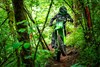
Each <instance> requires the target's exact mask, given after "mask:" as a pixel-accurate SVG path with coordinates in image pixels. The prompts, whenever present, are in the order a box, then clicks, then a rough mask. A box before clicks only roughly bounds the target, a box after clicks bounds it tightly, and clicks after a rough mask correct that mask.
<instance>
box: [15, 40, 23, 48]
mask: <svg viewBox="0 0 100 67" xmlns="http://www.w3.org/2000/svg"><path fill="white" fill-rule="evenodd" d="M22 44H23V42H15V43H14V44H13V48H14V49H18V48H19V47H20V46H21V45H22Z"/></svg>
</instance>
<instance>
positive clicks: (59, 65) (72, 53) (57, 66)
mask: <svg viewBox="0 0 100 67" xmlns="http://www.w3.org/2000/svg"><path fill="white" fill-rule="evenodd" d="M49 49H50V50H51V51H52V52H54V49H53V48H52V47H51V45H50V46H49ZM66 50H67V55H66V56H62V55H61V58H60V62H58V61H56V60H54V59H53V60H50V62H49V63H48V64H47V65H46V67H71V66H72V65H73V64H74V63H75V62H76V60H77V58H78V55H79V53H78V51H77V49H75V48H74V47H66Z"/></svg>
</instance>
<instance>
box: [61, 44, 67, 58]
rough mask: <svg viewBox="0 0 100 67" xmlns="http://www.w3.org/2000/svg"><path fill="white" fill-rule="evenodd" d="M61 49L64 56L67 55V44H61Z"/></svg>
mask: <svg viewBox="0 0 100 67" xmlns="http://www.w3.org/2000/svg"><path fill="white" fill-rule="evenodd" d="M60 51H61V53H62V55H63V56H66V46H65V45H63V46H60Z"/></svg>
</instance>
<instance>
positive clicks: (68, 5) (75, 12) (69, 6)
mask: <svg viewBox="0 0 100 67" xmlns="http://www.w3.org/2000/svg"><path fill="white" fill-rule="evenodd" d="M64 2H65V3H66V4H67V5H68V6H69V7H70V8H71V10H72V11H73V12H74V13H75V14H76V12H75V11H74V10H73V8H72V7H71V6H70V5H69V4H68V3H67V2H66V0H64Z"/></svg>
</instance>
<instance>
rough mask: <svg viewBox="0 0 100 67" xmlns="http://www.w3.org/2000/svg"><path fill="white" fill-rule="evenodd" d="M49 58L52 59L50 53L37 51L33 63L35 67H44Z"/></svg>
mask: <svg viewBox="0 0 100 67" xmlns="http://www.w3.org/2000/svg"><path fill="white" fill-rule="evenodd" d="M51 57H52V53H51V52H50V51H48V50H42V49H39V50H38V53H37V56H36V61H35V62H36V67H37V66H38V65H40V66H41V67H45V65H46V63H47V62H48V60H49V58H51Z"/></svg>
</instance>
